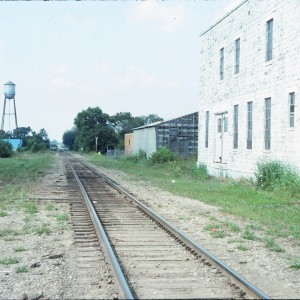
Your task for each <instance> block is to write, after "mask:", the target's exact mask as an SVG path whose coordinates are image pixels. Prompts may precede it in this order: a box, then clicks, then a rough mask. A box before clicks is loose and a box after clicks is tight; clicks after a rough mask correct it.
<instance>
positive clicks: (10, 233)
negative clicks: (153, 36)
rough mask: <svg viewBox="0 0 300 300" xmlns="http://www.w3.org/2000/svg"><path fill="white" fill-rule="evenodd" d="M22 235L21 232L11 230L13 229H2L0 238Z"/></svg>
mask: <svg viewBox="0 0 300 300" xmlns="http://www.w3.org/2000/svg"><path fill="white" fill-rule="evenodd" d="M20 234H21V233H20V232H19V231H17V230H14V229H11V228H4V229H0V237H5V236H17V235H20Z"/></svg>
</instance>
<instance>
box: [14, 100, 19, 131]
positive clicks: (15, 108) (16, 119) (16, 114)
mask: <svg viewBox="0 0 300 300" xmlns="http://www.w3.org/2000/svg"><path fill="white" fill-rule="evenodd" d="M14 108H15V121H16V134H17V135H18V121H17V110H16V100H15V98H14Z"/></svg>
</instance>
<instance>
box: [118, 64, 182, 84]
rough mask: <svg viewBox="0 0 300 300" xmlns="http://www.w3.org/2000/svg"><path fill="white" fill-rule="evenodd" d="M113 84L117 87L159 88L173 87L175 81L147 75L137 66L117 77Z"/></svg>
mask: <svg viewBox="0 0 300 300" xmlns="http://www.w3.org/2000/svg"><path fill="white" fill-rule="evenodd" d="M114 84H115V85H116V86H118V87H122V88H123V87H125V88H128V87H159V86H169V87H171V86H174V85H176V82H175V81H172V80H171V81H170V80H169V79H168V80H164V79H161V78H158V77H157V76H155V75H153V74H151V73H148V72H146V71H144V70H142V69H140V68H138V67H137V66H130V67H129V68H128V69H127V70H126V72H125V74H123V75H122V76H117V77H116V78H115V79H114Z"/></svg>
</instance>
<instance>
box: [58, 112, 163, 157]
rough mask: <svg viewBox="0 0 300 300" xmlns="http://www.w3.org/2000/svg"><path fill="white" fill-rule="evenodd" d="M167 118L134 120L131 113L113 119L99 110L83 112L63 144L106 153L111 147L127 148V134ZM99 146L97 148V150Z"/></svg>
mask: <svg viewBox="0 0 300 300" xmlns="http://www.w3.org/2000/svg"><path fill="white" fill-rule="evenodd" d="M162 120H163V119H162V118H160V117H159V116H157V115H154V114H150V115H148V116H139V117H134V116H132V115H131V113H130V112H119V113H116V114H115V115H113V116H109V115H108V114H106V113H104V112H103V111H102V110H101V109H100V108H99V107H94V108H91V107H89V108H88V109H86V110H83V111H81V112H80V113H78V114H77V116H76V118H75V119H74V127H73V128H72V129H70V130H66V131H65V132H64V134H63V143H64V144H65V145H66V146H67V147H68V148H69V149H70V150H83V151H85V152H89V151H96V150H97V152H99V151H100V152H102V153H104V152H106V150H107V149H111V148H118V149H123V148H124V135H125V134H126V133H129V132H131V131H132V129H133V128H136V127H139V126H143V125H146V124H150V123H153V122H157V121H162ZM96 144H97V149H96Z"/></svg>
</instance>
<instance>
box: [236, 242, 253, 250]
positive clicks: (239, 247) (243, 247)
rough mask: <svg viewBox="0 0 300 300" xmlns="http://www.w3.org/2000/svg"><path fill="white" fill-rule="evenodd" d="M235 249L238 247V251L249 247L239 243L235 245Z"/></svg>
mask: <svg viewBox="0 0 300 300" xmlns="http://www.w3.org/2000/svg"><path fill="white" fill-rule="evenodd" d="M236 249H238V250H240V251H247V250H249V249H250V248H249V247H247V246H246V245H244V244H239V245H237V247H236Z"/></svg>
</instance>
